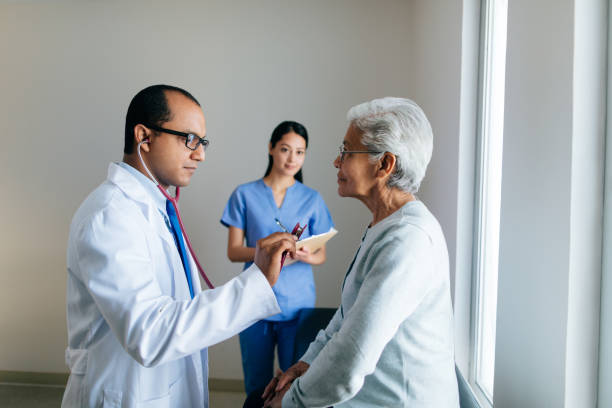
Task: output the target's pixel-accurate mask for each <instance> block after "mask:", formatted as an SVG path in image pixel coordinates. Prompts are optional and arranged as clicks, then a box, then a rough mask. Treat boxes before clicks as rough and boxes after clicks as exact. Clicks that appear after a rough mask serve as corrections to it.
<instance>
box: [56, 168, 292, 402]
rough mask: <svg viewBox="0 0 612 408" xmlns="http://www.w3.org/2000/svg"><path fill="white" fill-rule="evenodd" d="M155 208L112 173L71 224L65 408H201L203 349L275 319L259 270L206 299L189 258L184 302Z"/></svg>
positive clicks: (120, 171)
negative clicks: (189, 283) (189, 274)
mask: <svg viewBox="0 0 612 408" xmlns="http://www.w3.org/2000/svg"><path fill="white" fill-rule="evenodd" d="M160 196H161V194H160ZM156 200H157V202H156ZM159 200H160V198H159V197H153V196H152V195H151V193H150V192H149V191H147V188H145V187H144V185H143V184H142V182H141V180H139V179H138V178H137V177H135V175H134V174H131V173H130V172H129V171H128V170H126V169H124V168H122V167H120V166H119V165H117V164H114V163H111V165H110V166H109V170H108V179H107V180H106V181H105V182H104V183H103V184H102V185H101V186H99V187H98V188H97V189H96V190H94V191H93V192H92V193H91V194H90V195H89V197H88V198H87V199H86V200H85V202H83V204H82V205H81V207H80V208H79V210H78V211H77V213H76V214H75V216H74V219H73V221H72V224H71V226H70V237H69V241H68V254H67V263H68V282H67V322H68V348H67V349H66V363H67V364H68V366H69V367H70V378H69V380H68V384H67V387H66V391H65V394H64V399H63V402H62V406H63V407H79V408H80V407H100V406H102V407H138V408H145V407H146V408H153V407H155V408H158V407H207V406H208V354H207V350H206V347H208V346H210V345H213V344H215V343H218V342H220V341H222V340H224V339H227V338H228V337H231V336H232V335H234V334H236V333H238V332H240V331H242V330H243V329H245V328H246V327H248V326H250V325H251V324H252V323H254V322H256V321H258V320H260V319H263V318H266V317H268V316H270V315H273V314H276V313H279V312H280V308H279V306H278V303H277V302H276V298H275V296H274V293H273V292H272V289H271V288H270V285H269V284H268V282H267V280H266V279H265V277H264V276H263V274H262V273H261V272H260V271H259V270H258V269H257V267H256V266H252V267H251V268H249V269H248V270H247V271H245V272H244V273H242V274H240V275H239V276H238V277H236V278H234V279H232V280H231V281H229V282H228V283H226V284H225V285H223V286H219V287H217V288H215V289H214V290H206V291H202V290H201V288H200V284H199V279H198V273H197V268H196V265H195V264H194V262H193V260H192V259H191V256H189V259H190V263H191V271H192V282H193V284H194V292H195V297H194V299H190V296H189V288H188V286H187V280H186V277H185V272H184V269H183V265H182V263H181V258H180V256H179V253H178V251H177V248H176V244H175V242H174V238H173V236H172V233H171V232H170V231H169V229H168V227H167V226H166V223H165V221H164V217H163V216H162V214H161V213H160V211H159Z"/></svg>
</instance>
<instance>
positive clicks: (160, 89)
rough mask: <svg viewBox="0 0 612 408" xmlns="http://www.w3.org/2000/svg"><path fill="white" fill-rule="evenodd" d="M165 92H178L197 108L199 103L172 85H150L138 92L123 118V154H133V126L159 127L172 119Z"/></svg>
mask: <svg viewBox="0 0 612 408" xmlns="http://www.w3.org/2000/svg"><path fill="white" fill-rule="evenodd" d="M167 91H175V92H180V93H181V94H183V95H185V96H186V97H187V98H189V99H191V100H192V101H194V102H195V103H196V104H197V105H198V106H200V103H199V102H198V101H197V99H196V98H194V97H193V95H191V94H190V93H189V92H187V91H186V90H184V89H181V88H178V87H176V86H172V85H152V86H149V87H147V88H145V89H143V90H142V91H140V92H138V93H137V94H136V96H134V98H132V102H130V106H129V107H128V110H127V114H126V116H125V145H124V146H123V153H125V154H132V153H133V152H134V144H135V143H134V126H136V125H138V124H139V123H141V124H143V125H145V126H147V125H153V126H161V125H162V124H163V123H164V122H167V121H169V120H171V119H172V112H171V111H170V108H169V107H168V100H167V99H166V94H165V93H166V92H167Z"/></svg>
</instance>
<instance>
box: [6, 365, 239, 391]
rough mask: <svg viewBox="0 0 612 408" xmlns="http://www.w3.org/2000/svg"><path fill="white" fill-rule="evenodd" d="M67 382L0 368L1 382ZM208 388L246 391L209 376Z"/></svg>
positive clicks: (62, 375)
mask: <svg viewBox="0 0 612 408" xmlns="http://www.w3.org/2000/svg"><path fill="white" fill-rule="evenodd" d="M66 382H68V373H38V372H28V371H2V370H0V383H6V384H32V385H53V386H58V385H59V386H65V385H66ZM208 388H209V389H210V390H211V391H221V392H244V383H243V382H242V380H232V379H225V378H209V379H208Z"/></svg>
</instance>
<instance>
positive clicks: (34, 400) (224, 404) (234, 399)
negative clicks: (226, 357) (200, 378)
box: [0, 384, 246, 408]
mask: <svg viewBox="0 0 612 408" xmlns="http://www.w3.org/2000/svg"><path fill="white" fill-rule="evenodd" d="M63 394H64V387H45V386H32V385H15V384H0V407H2V408H57V407H59V406H60V404H61V402H62V395H63ZM245 398H246V397H245V395H244V394H243V393H239V392H218V391H211V393H210V407H211V408H234V407H242V404H243V402H244V399H245Z"/></svg>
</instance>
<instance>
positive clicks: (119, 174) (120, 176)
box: [108, 162, 166, 214]
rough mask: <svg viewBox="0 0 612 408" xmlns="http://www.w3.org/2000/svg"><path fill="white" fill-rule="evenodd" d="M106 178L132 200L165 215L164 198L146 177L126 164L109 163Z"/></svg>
mask: <svg viewBox="0 0 612 408" xmlns="http://www.w3.org/2000/svg"><path fill="white" fill-rule="evenodd" d="M108 178H109V179H110V180H111V181H113V182H114V183H115V184H117V186H119V188H121V190H123V192H124V193H125V194H126V195H128V196H129V197H131V198H132V199H134V200H136V201H139V202H142V203H144V204H148V205H153V206H154V207H155V208H157V209H158V210H159V211H161V212H162V214H165V213H166V197H164V195H163V194H162V193H161V191H159V189H158V188H157V186H156V185H155V183H154V182H153V181H152V180H151V179H149V178H148V177H147V176H145V175H144V174H142V173H141V172H140V171H138V170H136V169H135V168H134V167H132V166H130V165H129V164H127V163H124V162H119V163H111V164H110V165H109V166H108Z"/></svg>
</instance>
